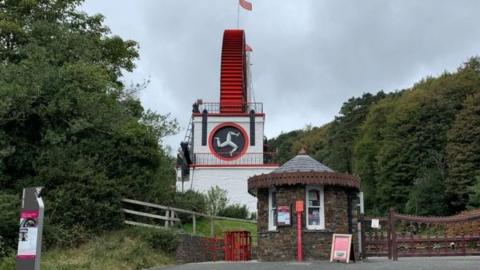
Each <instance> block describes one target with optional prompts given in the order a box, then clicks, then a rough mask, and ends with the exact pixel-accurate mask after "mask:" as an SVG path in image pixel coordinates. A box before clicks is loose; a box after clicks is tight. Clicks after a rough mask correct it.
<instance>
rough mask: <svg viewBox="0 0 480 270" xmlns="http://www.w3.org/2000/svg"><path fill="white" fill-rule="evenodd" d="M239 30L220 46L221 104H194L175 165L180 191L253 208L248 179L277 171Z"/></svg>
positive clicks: (243, 40) (225, 39) (241, 33)
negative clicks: (216, 193)
mask: <svg viewBox="0 0 480 270" xmlns="http://www.w3.org/2000/svg"><path fill="white" fill-rule="evenodd" d="M245 48H246V46H245V34H244V31H243V30H225V32H224V35H223V46H222V67H221V83H220V102H203V101H201V100H198V101H197V102H195V104H194V105H193V110H192V119H191V123H190V124H189V129H188V131H187V136H186V139H185V141H184V142H183V143H182V144H181V151H180V154H179V157H180V159H179V164H178V167H179V169H178V173H177V178H178V182H177V183H178V184H177V188H178V189H179V190H186V189H194V190H198V191H202V192H206V191H207V190H209V189H210V188H211V187H212V186H215V185H216V186H219V187H220V188H222V189H225V190H227V192H228V197H229V200H230V201H231V202H234V203H241V204H246V205H247V207H248V209H249V210H250V211H253V210H255V209H256V199H255V197H253V196H251V195H250V194H248V191H247V179H248V178H249V177H251V176H253V175H257V174H262V173H269V172H271V171H272V170H274V169H275V168H277V167H278V164H275V163H273V155H272V153H268V152H265V149H266V147H265V145H264V124H265V113H264V112H263V104H262V103H258V102H250V101H249V100H248V97H249V96H250V95H249V93H248V89H247V88H248V87H247V82H248V78H247V56H246V51H245Z"/></svg>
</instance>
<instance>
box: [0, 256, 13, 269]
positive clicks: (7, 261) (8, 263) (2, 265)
mask: <svg viewBox="0 0 480 270" xmlns="http://www.w3.org/2000/svg"><path fill="white" fill-rule="evenodd" d="M12 269H15V257H13V256H9V257H3V258H0V270H12Z"/></svg>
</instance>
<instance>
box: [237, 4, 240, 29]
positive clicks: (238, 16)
mask: <svg viewBox="0 0 480 270" xmlns="http://www.w3.org/2000/svg"><path fill="white" fill-rule="evenodd" d="M237 29H240V4H239V3H237Z"/></svg>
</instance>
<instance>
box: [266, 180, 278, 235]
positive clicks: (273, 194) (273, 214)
mask: <svg viewBox="0 0 480 270" xmlns="http://www.w3.org/2000/svg"><path fill="white" fill-rule="evenodd" d="M268 230H269V231H275V230H277V190H276V189H275V187H271V188H269V189H268Z"/></svg>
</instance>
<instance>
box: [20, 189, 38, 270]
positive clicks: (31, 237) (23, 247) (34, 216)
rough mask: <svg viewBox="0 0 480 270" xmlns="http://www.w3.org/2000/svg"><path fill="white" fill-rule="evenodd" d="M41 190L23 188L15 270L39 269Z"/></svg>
mask: <svg viewBox="0 0 480 270" xmlns="http://www.w3.org/2000/svg"><path fill="white" fill-rule="evenodd" d="M41 191H42V188H41V187H29V188H24V189H23V196H22V210H21V212H20V229H19V239H18V251H17V258H16V269H17V270H40V254H41V251H42V231H43V210H44V206H43V200H42V198H41V194H40V193H41Z"/></svg>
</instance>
